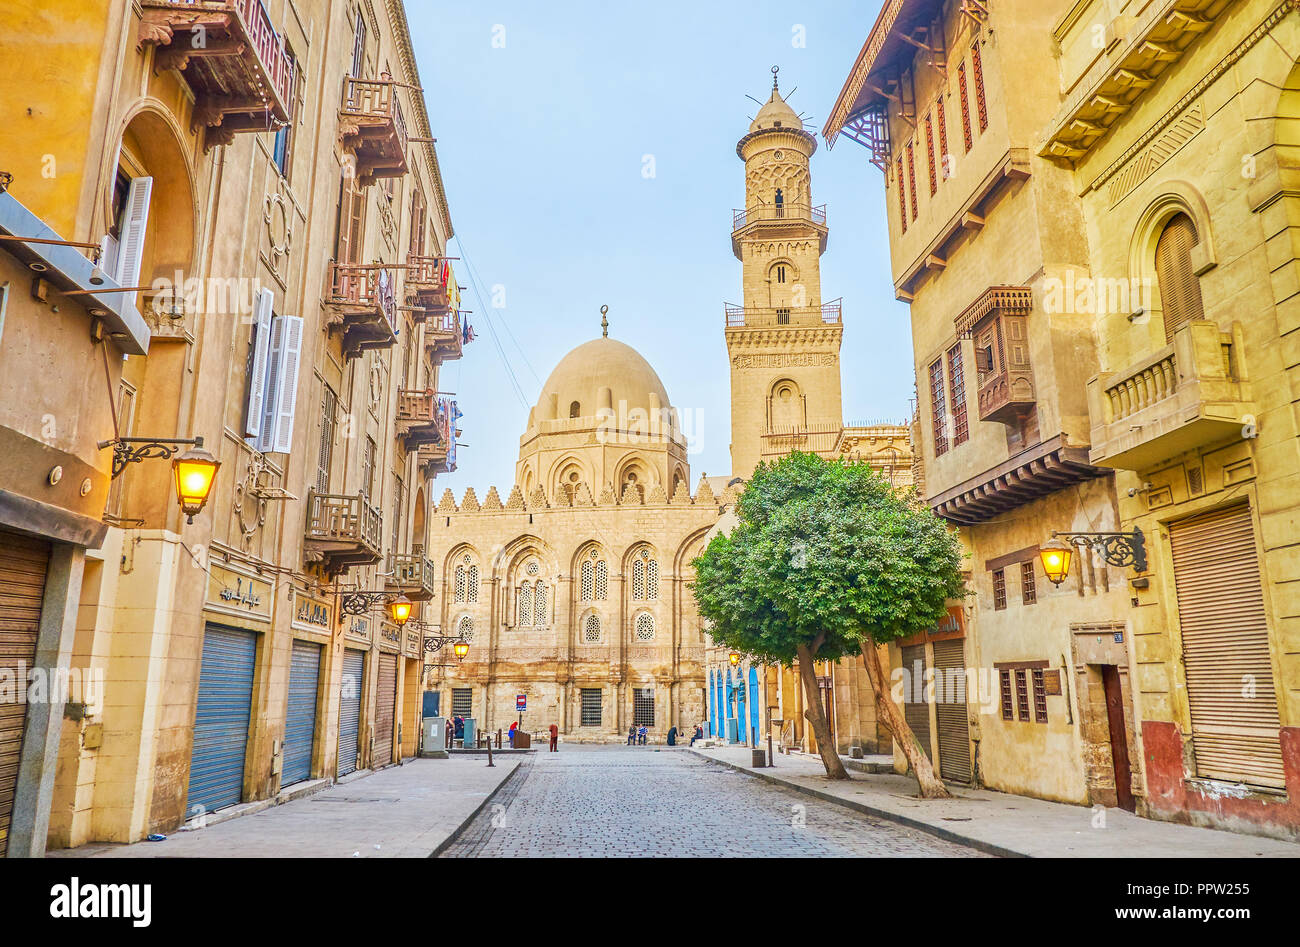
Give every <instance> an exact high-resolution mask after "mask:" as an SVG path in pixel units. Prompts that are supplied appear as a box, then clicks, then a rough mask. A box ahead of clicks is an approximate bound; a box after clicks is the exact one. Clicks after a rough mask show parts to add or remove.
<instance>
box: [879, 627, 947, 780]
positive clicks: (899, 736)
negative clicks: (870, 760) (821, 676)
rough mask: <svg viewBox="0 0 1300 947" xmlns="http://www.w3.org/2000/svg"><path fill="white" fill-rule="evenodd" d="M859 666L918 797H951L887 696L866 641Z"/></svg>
mask: <svg viewBox="0 0 1300 947" xmlns="http://www.w3.org/2000/svg"><path fill="white" fill-rule="evenodd" d="M862 664H863V666H864V667H865V668H866V669H867V677H869V678H871V688H872V690H874V691H875V692H876V709H877V711H879V713H880V715H881V717H882V718H883V719H884V721H885V726H887V727H888V728H889V729H890V731H892V732H893V734H894V739H896V740H897V741H898V745H899V747H900V748H901V749H902V751H903V756H905V757H907V762H908V765H909V766H911V767H912V774H913V775H914V776H916V782H917V785H918V786H920V787H921V797H922V798H923V799H948V798H951V796H952V793H950V792H948V788H947V787H946V786H944V784H943V780H941V779H940V778H939V777H938V776H936V775H935V773H934V766H933V765H932V764H931V763H930V758H929V757H928V756H926V755H925V751H924V750H923V749H922V748H921V741H920V740H918V739H917V738H916V734H915V733H913V732H912V728H911V727H910V726H908V724H907V719H906V718H905V717H904V716H903V713H902V711H900V710H899V709H898V705H897V704H896V703H894V700H893V698H892V697H890V696H889V688H888V687H887V686H886V682H885V672H884V669H883V668H882V667H881V666H880V653H879V652H878V651H877V650H876V646H875V644H874V643H873V642H870V641H868V642H865V643H864V644H863V647H862ZM918 683H919V682H918ZM914 686H915V685H914Z"/></svg>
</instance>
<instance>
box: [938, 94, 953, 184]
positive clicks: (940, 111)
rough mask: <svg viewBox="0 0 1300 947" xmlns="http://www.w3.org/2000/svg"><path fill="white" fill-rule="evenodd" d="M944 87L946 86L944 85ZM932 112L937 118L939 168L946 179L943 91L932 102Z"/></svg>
mask: <svg viewBox="0 0 1300 947" xmlns="http://www.w3.org/2000/svg"><path fill="white" fill-rule="evenodd" d="M945 88H946V87H945ZM934 113H935V115H936V117H937V118H938V119H939V168H940V171H941V176H942V177H943V179H944V180H945V181H946V180H948V174H949V170H948V122H947V120H946V119H945V118H944V114H943V93H942V92H940V93H939V98H938V99H937V100H935V103H934Z"/></svg>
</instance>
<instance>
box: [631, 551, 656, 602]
mask: <svg viewBox="0 0 1300 947" xmlns="http://www.w3.org/2000/svg"><path fill="white" fill-rule="evenodd" d="M658 597H659V562H658V560H656V559H655V558H654V556H652V555H651V554H650V550H649V549H647V548H645V547H642V548H641V549H640V550H638V551H637V553H636V555H635V556H633V558H632V599H633V601H638V602H645V601H654V600H655V599H657V598H658Z"/></svg>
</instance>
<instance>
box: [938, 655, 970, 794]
mask: <svg viewBox="0 0 1300 947" xmlns="http://www.w3.org/2000/svg"><path fill="white" fill-rule="evenodd" d="M964 645H965V643H964V642H963V641H962V639H960V638H955V639H951V640H949V641H936V642H935V643H934V676H935V687H936V689H938V690H939V693H941V694H942V695H943V697H942V700H940V701H939V702H938V703H937V704H935V707H934V716H935V723H936V724H937V725H938V728H939V775H941V776H942V777H943V778H944V779H955V780H957V781H958V782H963V783H968V782H970V779H971V759H970V756H971V753H970V729H969V723H968V721H967V716H966V655H965V651H964Z"/></svg>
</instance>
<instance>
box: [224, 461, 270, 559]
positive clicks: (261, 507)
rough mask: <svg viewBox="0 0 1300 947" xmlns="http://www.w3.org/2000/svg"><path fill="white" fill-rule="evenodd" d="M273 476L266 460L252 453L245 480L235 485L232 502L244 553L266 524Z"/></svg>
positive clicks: (245, 469) (245, 470) (246, 468)
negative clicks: (267, 499)
mask: <svg viewBox="0 0 1300 947" xmlns="http://www.w3.org/2000/svg"><path fill="white" fill-rule="evenodd" d="M271 476H272V471H271V469H270V468H269V467H268V466H267V464H266V458H265V457H264V456H263V455H262V454H260V453H258V452H257V451H250V452H249V455H248V466H246V467H245V468H244V478H243V479H242V480H240V481H239V483H237V484H235V491H234V498H233V500H232V501H231V509H232V510H233V511H234V514H235V522H236V523H237V524H238V525H239V533H240V537H239V541H240V545H241V547H242V549H243V551H244V552H248V551H249V550H250V548H251V547H252V545H253V536H254V535H256V534H257V531H258V530H259V529H261V528H262V524H264V523H265V522H266V494H267V491H268V489H269V488H270V487H271Z"/></svg>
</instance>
